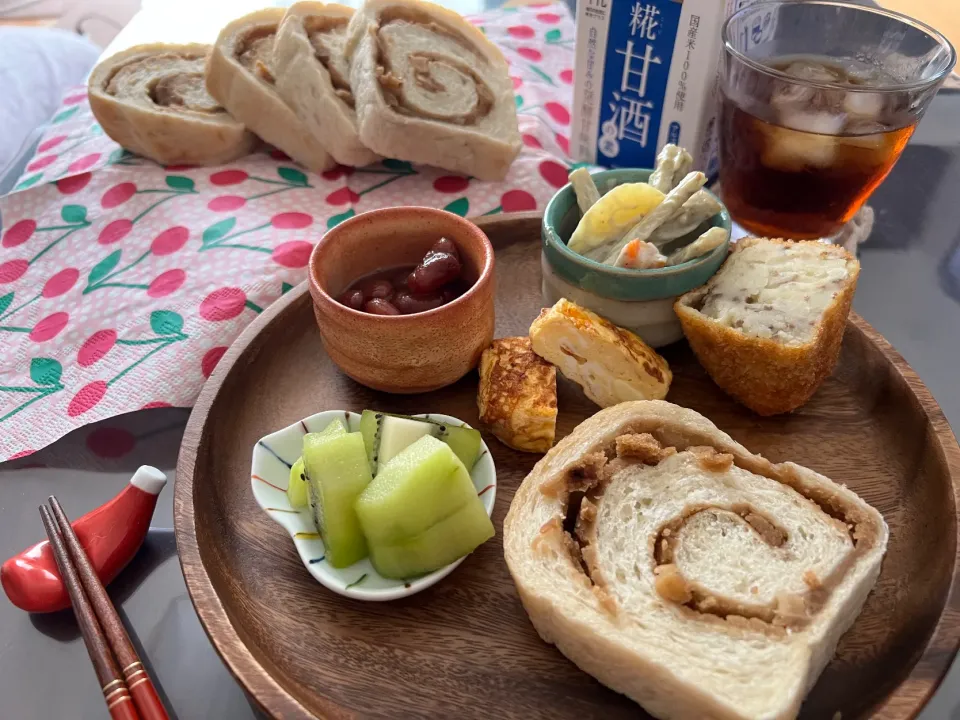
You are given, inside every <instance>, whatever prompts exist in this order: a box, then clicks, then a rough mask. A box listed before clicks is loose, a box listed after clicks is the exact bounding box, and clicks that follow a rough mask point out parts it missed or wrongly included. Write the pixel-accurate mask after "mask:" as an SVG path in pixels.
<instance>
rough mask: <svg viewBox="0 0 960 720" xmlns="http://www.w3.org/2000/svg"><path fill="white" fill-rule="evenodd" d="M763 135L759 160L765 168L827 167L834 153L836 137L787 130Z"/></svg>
mask: <svg viewBox="0 0 960 720" xmlns="http://www.w3.org/2000/svg"><path fill="white" fill-rule="evenodd" d="M771 130H772V132H767V133H766V138H765V142H764V146H763V151H762V152H761V154H760V161H761V162H762V163H763V164H764V165H766V166H767V167H768V168H771V169H774V170H783V171H785V172H800V171H801V170H805V169H807V168H827V167H830V165H831V164H832V163H833V160H834V158H835V156H836V154H837V138H836V137H832V136H830V135H820V134H814V133H808V132H798V131H796V130H791V129H789V128H782V127H773V128H772V129H771Z"/></svg>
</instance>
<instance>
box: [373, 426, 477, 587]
mask: <svg viewBox="0 0 960 720" xmlns="http://www.w3.org/2000/svg"><path fill="white" fill-rule="evenodd" d="M355 507H356V511H357V516H358V518H359V521H360V526H361V527H362V528H363V532H364V534H365V536H366V539H367V543H368V547H369V549H370V558H371V561H372V562H373V565H374V567H375V568H376V569H377V572H379V573H380V574H381V575H383V576H384V577H391V578H407V577H413V576H416V575H420V574H423V573H427V572H431V571H433V570H436V569H438V568H441V567H443V566H444V565H448V564H449V563H451V562H453V561H454V560H456V559H458V558H460V557H463V556H464V555H466V554H467V553H470V552H472V551H473V550H474V549H475V548H476V547H477V546H478V545H480V544H481V543H483V542H485V541H486V540H489V539H490V538H491V537H493V534H494V529H493V524H492V523H491V522H490V518H489V517H488V516H487V513H486V510H484V507H483V503H482V502H481V501H480V498H478V497H477V491H476V488H475V487H474V485H473V481H472V480H471V479H470V474H469V473H468V472H467V469H466V468H465V467H464V465H463V463H462V462H461V461H460V459H459V458H458V457H457V456H456V454H454V452H453V450H452V448H451V447H450V446H449V445H446V444H445V443H443V442H440V441H439V440H437V439H436V438H434V437H431V436H429V435H426V436H423V437H421V438H420V439H419V440H417V441H416V442H414V443H413V444H412V445H410V446H409V447H407V448H406V449H405V450H403V451H402V452H401V453H400V454H398V455H397V456H396V457H394V458H393V460H392V461H391V462H389V463H387V464H386V465H385V466H384V467H383V469H382V470H381V472H380V473H379V474H378V475H377V476H376V477H375V478H374V479H373V482H371V483H370V484H369V485H368V486H367V487H366V489H365V490H364V491H363V492H362V493H361V494H360V496H359V497H358V498H357V501H356V505H355Z"/></svg>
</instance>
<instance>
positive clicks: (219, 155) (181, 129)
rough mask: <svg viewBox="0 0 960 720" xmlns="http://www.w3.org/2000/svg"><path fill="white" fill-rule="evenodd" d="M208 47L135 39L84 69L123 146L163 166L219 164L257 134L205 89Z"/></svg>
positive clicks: (100, 112) (103, 123) (103, 116)
mask: <svg viewBox="0 0 960 720" xmlns="http://www.w3.org/2000/svg"><path fill="white" fill-rule="evenodd" d="M210 50H211V48H210V46H209V45H199V44H195V45H167V44H164V43H155V44H150V45H137V46H135V47H132V48H129V49H128V50H124V51H123V52H120V53H117V54H116V55H112V56H111V57H109V58H107V59H106V60H104V61H103V62H101V63H100V64H99V65H97V66H96V67H95V68H94V69H93V72H92V73H90V79H89V81H88V97H89V98H90V109H91V110H92V111H93V115H94V117H96V118H97V122H98V123H100V127H102V128H103V131H104V132H105V133H106V134H107V135H108V136H109V137H110V138H111V139H113V140H115V141H116V142H118V143H120V144H121V145H122V146H123V147H125V148H126V149H127V150H130V151H131V152H135V153H136V154H138V155H143V156H144V157H148V158H150V159H151V160H154V161H156V162H158V163H161V164H163V165H179V164H185V165H219V164H220V163H225V162H230V161H231V160H235V159H236V158H238V157H240V156H242V155H246V154H247V153H249V152H250V151H251V150H252V149H253V147H254V146H255V145H256V143H257V138H256V137H255V136H254V135H253V134H252V133H250V132H247V130H246V128H244V126H243V124H242V123H240V122H238V121H237V120H235V119H234V118H233V117H231V116H230V114H229V113H227V111H226V110H224V109H223V108H222V107H221V106H220V105H219V104H218V103H217V101H216V100H214V99H213V98H212V97H211V96H210V94H209V93H208V92H207V90H206V88H205V87H204V83H203V72H204V65H205V64H206V59H207V56H208V55H209V54H210Z"/></svg>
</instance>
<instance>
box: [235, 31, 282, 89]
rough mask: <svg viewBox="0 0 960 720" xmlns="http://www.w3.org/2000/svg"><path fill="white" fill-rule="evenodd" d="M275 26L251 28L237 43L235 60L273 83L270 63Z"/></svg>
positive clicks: (265, 80)
mask: <svg viewBox="0 0 960 720" xmlns="http://www.w3.org/2000/svg"><path fill="white" fill-rule="evenodd" d="M276 35H277V33H276V28H274V27H258V28H255V29H253V30H251V31H250V32H249V33H247V35H246V36H245V37H244V38H243V41H242V42H240V43H238V44H237V62H239V63H240V64H241V65H242V66H243V67H245V68H246V69H247V70H249V71H250V72H252V73H253V74H254V75H256V76H257V77H259V78H260V79H261V80H263V81H264V82H266V83H269V84H270V85H273V83H274V79H273V73H272V72H271V71H270V65H271V63H272V61H273V41H274V39H275V38H276Z"/></svg>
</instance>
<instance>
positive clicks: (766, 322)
mask: <svg viewBox="0 0 960 720" xmlns="http://www.w3.org/2000/svg"><path fill="white" fill-rule="evenodd" d="M859 274H860V263H858V262H857V260H856V258H854V257H853V256H852V255H850V253H848V252H847V251H846V250H844V249H843V248H842V247H840V246H838V245H825V244H823V243H820V242H816V241H799V242H794V241H790V240H771V239H768V238H745V239H743V240H740V241H738V242H737V244H736V247H735V248H734V250H733V252H732V253H731V254H730V256H729V257H728V258H727V260H726V262H724V264H723V265H722V266H721V268H720V270H719V271H717V273H716V274H715V275H714V276H713V277H712V278H710V281H709V282H708V283H707V284H706V285H704V286H703V287H701V288H697V289H696V290H692V291H690V292H688V293H687V294H685V295H683V296H681V297H680V298H679V300H677V302H676V304H675V305H674V309H675V310H676V313H677V316H678V317H679V318H680V324H681V325H682V327H683V333H684V335H686V337H687V340H688V341H689V342H690V347H692V348H693V352H694V353H695V354H696V356H697V359H698V360H699V361H700V364H701V365H703V367H704V369H705V370H706V371H707V373H709V375H710V377H711V378H713V381H714V382H715V383H716V384H717V385H719V386H720V387H721V388H722V389H723V390H724V391H726V392H727V393H729V394H730V395H732V396H733V397H734V398H736V399H737V400H739V401H740V402H741V403H743V404H744V405H746V406H747V407H748V408H750V409H751V410H753V411H754V412H756V413H758V414H760V415H775V414H777V413H784V412H789V411H791V410H795V409H796V408H798V407H800V406H801V405H803V404H804V403H805V402H807V400H809V399H810V397H811V396H812V395H813V393H814V392H816V390H817V388H818V387H819V386H820V384H821V383H822V382H823V381H824V380H825V379H826V378H827V376H829V375H830V373H831V372H833V368H834V366H835V365H836V364H837V358H838V357H839V355H840V344H841V342H842V341H843V333H844V330H845V329H846V326H847V316H848V315H849V314H850V304H851V303H852V302H853V294H854V291H855V290H856V287H857V277H858V275H859Z"/></svg>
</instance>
